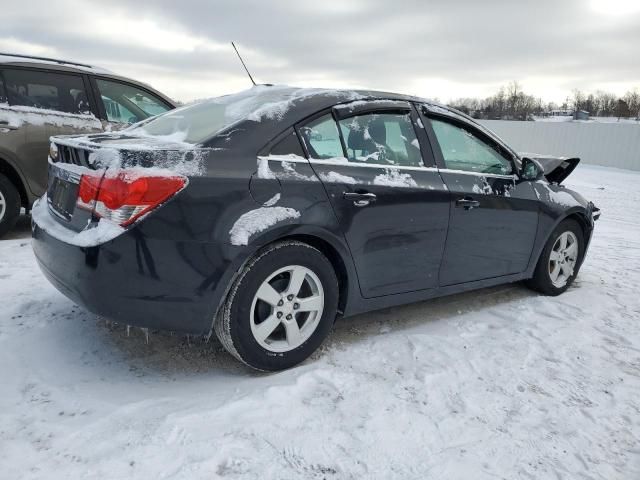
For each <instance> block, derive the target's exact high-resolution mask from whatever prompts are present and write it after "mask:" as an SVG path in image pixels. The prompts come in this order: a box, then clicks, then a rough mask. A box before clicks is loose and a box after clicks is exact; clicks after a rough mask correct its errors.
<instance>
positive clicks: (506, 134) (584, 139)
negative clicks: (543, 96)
mask: <svg viewBox="0 0 640 480" xmlns="http://www.w3.org/2000/svg"><path fill="white" fill-rule="evenodd" d="M480 123H482V124H483V125H485V126H486V127H487V128H490V129H491V130H493V131H494V132H495V133H497V134H498V135H499V136H500V137H501V138H502V139H503V140H505V141H506V142H507V143H508V144H509V146H511V147H512V148H513V149H515V150H516V151H517V152H533V153H544V154H548V155H562V156H572V157H574V156H575V157H580V158H581V159H582V161H583V162H584V163H590V164H593V165H604V166H607V167H617V168H626V169H630V170H640V125H636V124H629V123H597V122H590V123H586V122H515V121H508V120H481V121H480Z"/></svg>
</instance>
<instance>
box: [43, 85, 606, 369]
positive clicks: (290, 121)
mask: <svg viewBox="0 0 640 480" xmlns="http://www.w3.org/2000/svg"><path fill="white" fill-rule="evenodd" d="M577 163H578V159H576V158H558V157H543V156H535V155H519V154H517V153H516V152H514V151H513V150H512V149H511V148H510V147H509V146H508V145H506V144H505V143H504V142H503V141H502V140H501V139H500V138H498V137H497V136H496V135H494V134H493V133H492V132H490V131H488V130H487V129H486V128H483V127H482V126H480V125H479V124H478V123H476V122H475V121H474V120H472V119H471V118H469V117H467V116H465V115H464V114H462V113H460V112H457V111H455V110H452V109H449V108H447V107H444V106H441V105H436V104H434V103H432V102H429V101H427V100H424V99H421V98H415V97H409V96H405V95H398V94H389V93H380V92H369V91H335V90H320V89H298V88H291V87H279V86H258V87H254V88H252V89H251V90H248V91H246V92H242V93H239V94H235V95H229V96H224V97H220V98H215V99H211V100H207V101H204V102H201V103H196V104H193V105H188V106H185V107H182V108H178V109H176V110H173V111H170V112H167V113H165V114H163V115H160V116H158V117H154V118H152V119H150V120H147V121H145V122H142V123H138V124H135V125H133V126H132V127H130V128H129V129H127V130H124V131H120V132H117V133H112V134H95V135H85V136H66V137H65V136H60V137H53V138H52V142H51V148H50V159H49V182H48V191H47V194H46V195H45V196H43V197H42V198H41V199H40V200H39V201H38V202H37V203H36V205H35V206H34V209H33V224H32V229H33V249H34V251H35V254H36V257H37V259H38V262H39V264H40V266H41V268H42V271H43V272H44V274H45V275H46V276H47V278H48V279H49V280H50V281H51V282H52V283H53V284H54V285H55V286H56V287H57V288H58V289H59V290H60V291H61V292H62V293H64V294H65V295H66V296H68V297H69V298H71V299H72V300H73V301H74V302H77V303H78V304H80V305H82V306H84V307H85V308H86V309H88V310H90V311H92V312H95V313H96V314H99V315H101V316H104V317H106V318H109V319H112V320H115V321H118V322H122V323H125V324H129V325H135V326H140V327H147V328H153V329H168V330H173V331H180V332H188V333H192V334H207V333H210V332H211V331H212V330H213V331H215V333H216V334H217V336H218V338H219V339H220V341H221V342H222V344H223V345H224V346H225V348H226V349H227V350H228V351H229V352H230V353H231V354H233V355H234V356H235V357H237V358H238V359H239V360H241V361H243V362H244V363H246V364H247V365H249V366H251V367H253V368H256V369H260V370H279V369H284V368H288V367H291V366H293V365H295V364H297V363H299V362H301V361H303V360H304V359H306V358H307V357H308V356H309V355H310V354H311V353H312V352H313V351H314V350H316V349H317V348H318V346H319V345H320V344H321V343H322V341H323V340H324V339H325V338H326V337H327V335H328V334H329V332H330V330H331V328H332V326H333V323H334V321H335V320H336V318H339V317H348V316H351V315H354V314H358V313H362V312H367V311H371V310H375V309H380V308H384V307H390V306H394V305H400V304H406V303H409V302H416V301H420V300H425V299H429V298H433V297H438V296H443V295H448V294H452V293H457V292H462V291H465V290H471V289H477V288H481V287H487V286H492V285H497V284H501V283H507V282H516V281H523V280H524V281H526V282H527V283H528V285H530V286H531V287H532V288H534V289H535V290H537V291H539V292H542V293H543V294H547V295H558V294H560V293H562V292H563V291H565V290H566V289H567V288H568V287H569V286H570V285H571V283H572V282H573V280H574V279H575V277H576V275H577V274H578V270H579V268H580V266H581V264H582V262H583V260H584V257H585V253H586V251H587V247H588V245H589V241H590V239H591V235H592V232H593V228H594V221H595V220H596V219H597V217H598V215H599V211H598V209H597V208H596V207H595V206H594V205H593V204H592V203H591V202H589V201H587V200H585V199H584V198H583V197H582V196H581V195H580V194H578V193H576V192H574V191H572V190H570V189H567V188H566V187H564V186H563V185H561V182H562V181H563V180H564V178H565V177H566V176H567V175H568V174H569V173H570V172H571V171H572V170H573V169H574V168H575V167H576V165H577Z"/></svg>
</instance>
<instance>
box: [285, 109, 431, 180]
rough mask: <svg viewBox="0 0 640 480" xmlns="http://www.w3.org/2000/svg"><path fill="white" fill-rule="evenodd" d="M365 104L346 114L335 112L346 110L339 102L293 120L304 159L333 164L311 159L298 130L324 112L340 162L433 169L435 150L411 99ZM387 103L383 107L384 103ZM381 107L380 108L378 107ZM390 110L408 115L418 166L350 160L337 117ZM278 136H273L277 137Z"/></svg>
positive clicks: (361, 165)
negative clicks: (334, 135)
mask: <svg viewBox="0 0 640 480" xmlns="http://www.w3.org/2000/svg"><path fill="white" fill-rule="evenodd" d="M358 102H363V101H362V100H358ZM364 102H367V103H359V104H358V106H357V107H356V108H354V109H353V110H349V114H348V115H339V114H338V111H340V110H347V109H349V103H352V102H348V103H340V104H337V105H333V106H331V107H328V108H325V109H322V110H320V111H318V112H316V113H314V114H313V115H309V116H307V117H305V118H303V119H302V120H300V121H298V122H296V124H295V125H294V130H295V132H296V134H297V136H298V140H299V141H300V144H301V145H302V150H303V151H304V154H305V157H306V159H307V161H309V162H311V163H316V164H318V165H336V163H337V162H332V161H326V160H322V159H315V158H311V155H310V154H309V149H308V147H307V144H306V141H305V140H304V135H302V133H301V132H300V129H301V128H302V127H304V126H305V125H307V124H308V123H309V122H313V121H314V120H317V119H318V118H320V117H323V116H325V115H327V114H331V116H332V117H333V121H334V122H335V123H336V128H337V129H338V135H339V136H340V143H341V144H342V156H343V157H344V158H345V160H346V161H345V163H344V165H348V166H356V167H359V168H376V169H381V168H383V169H384V168H397V169H399V170H409V171H419V172H425V171H426V172H437V171H438V170H439V169H438V164H437V161H436V156H435V152H434V149H433V145H432V143H431V139H430V138H428V136H427V135H426V134H425V129H424V128H421V126H420V123H424V122H423V121H422V119H421V117H420V114H419V111H418V109H417V108H416V105H414V104H413V102H409V101H398V100H383V99H376V100H370V101H367V100H365V101H364ZM385 104H386V105H387V106H386V107H385V106H384V105H385ZM381 106H382V108H381ZM390 111H395V112H398V111H401V112H408V113H409V115H410V118H411V123H412V126H413V130H414V133H415V135H416V138H417V140H418V144H419V145H420V156H421V158H422V165H421V166H418V167H414V166H408V165H384V164H375V163H358V162H350V161H349V160H348V157H347V149H346V143H345V140H344V136H343V135H342V129H341V128H340V123H339V120H344V119H347V118H350V117H357V116H360V115H365V114H369V113H375V112H380V113H388V112H390ZM279 137H280V135H278V137H277V138H279Z"/></svg>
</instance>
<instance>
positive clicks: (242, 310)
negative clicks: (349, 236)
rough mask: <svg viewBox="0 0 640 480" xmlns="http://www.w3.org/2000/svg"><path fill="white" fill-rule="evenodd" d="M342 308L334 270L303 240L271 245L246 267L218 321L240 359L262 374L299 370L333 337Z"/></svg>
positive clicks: (229, 346)
mask: <svg viewBox="0 0 640 480" xmlns="http://www.w3.org/2000/svg"><path fill="white" fill-rule="evenodd" d="M337 307H338V280H337V278H336V274H335V272H334V270H333V266H332V265H331V263H330V262H329V260H327V258H326V257H325V256H324V255H323V254H322V253H321V252H320V251H319V250H317V249H315V248H313V247H311V246H309V245H307V244H305V243H302V242H298V241H285V242H280V243H276V244H274V245H270V246H268V247H267V248H265V249H264V250H263V251H261V252H260V253H258V255H257V256H256V257H254V258H253V259H252V260H251V261H249V263H248V264H247V265H246V266H245V267H244V269H243V270H242V272H241V273H240V276H239V277H238V278H237V280H236V281H235V282H234V284H233V286H232V288H231V291H230V292H229V295H228V297H227V300H226V302H225V304H224V305H223V307H222V309H221V312H220V313H219V315H218V317H217V318H216V320H215V322H214V329H215V332H216V335H217V336H218V338H219V339H220V341H221V342H222V344H223V345H224V347H225V348H226V349H227V350H228V351H229V353H231V354H232V355H234V356H235V357H236V358H238V359H239V360H241V361H242V362H244V363H246V364H247V365H249V366H250V367H253V368H255V369H258V370H266V371H275V370H282V369H285V368H290V367H293V366H294V365H296V364H298V363H300V362H302V361H303V360H305V359H306V358H307V357H309V355H311V354H312V353H313V352H314V351H315V350H316V349H317V348H318V347H319V346H320V344H321V343H322V341H323V340H324V339H325V338H326V337H327V335H328V334H329V332H330V330H331V327H332V326H333V322H334V320H335V318H336V312H337Z"/></svg>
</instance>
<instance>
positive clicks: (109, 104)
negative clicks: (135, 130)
mask: <svg viewBox="0 0 640 480" xmlns="http://www.w3.org/2000/svg"><path fill="white" fill-rule="evenodd" d="M96 84H97V86H98V90H99V91H100V98H101V99H102V104H103V105H104V110H105V113H106V115H107V120H109V121H110V122H117V123H135V122H139V121H141V120H145V119H147V118H149V117H152V116H154V115H159V114H160V113H164V112H166V111H167V110H170V109H171V106H169V105H167V104H166V103H165V102H164V101H163V100H161V99H160V98H158V97H157V96H155V95H153V94H151V93H149V92H147V91H145V90H142V89H140V88H136V87H133V86H131V85H127V84H125V83H120V82H113V81H110V80H102V79H96Z"/></svg>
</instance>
